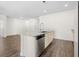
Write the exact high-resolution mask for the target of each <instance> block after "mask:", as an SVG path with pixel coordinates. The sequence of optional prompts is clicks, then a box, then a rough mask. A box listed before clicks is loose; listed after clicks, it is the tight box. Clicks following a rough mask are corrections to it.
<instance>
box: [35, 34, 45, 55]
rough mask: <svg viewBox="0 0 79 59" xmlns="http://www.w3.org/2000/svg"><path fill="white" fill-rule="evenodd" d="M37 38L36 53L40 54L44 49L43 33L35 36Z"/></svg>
mask: <svg viewBox="0 0 79 59" xmlns="http://www.w3.org/2000/svg"><path fill="white" fill-rule="evenodd" d="M36 40H37V54H38V56H40V54H41V53H42V52H43V51H44V48H45V34H41V35H38V36H36Z"/></svg>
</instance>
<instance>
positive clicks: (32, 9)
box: [0, 1, 77, 18]
mask: <svg viewBox="0 0 79 59" xmlns="http://www.w3.org/2000/svg"><path fill="white" fill-rule="evenodd" d="M65 4H67V5H68V6H67V7H65ZM76 4H77V2H74V1H73V2H72V1H46V3H43V2H42V1H0V14H3V15H6V16H9V17H27V18H32V17H38V16H42V15H46V14H50V13H55V12H61V11H65V10H69V9H74V8H75V6H76Z"/></svg>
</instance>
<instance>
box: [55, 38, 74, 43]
mask: <svg viewBox="0 0 79 59" xmlns="http://www.w3.org/2000/svg"><path fill="white" fill-rule="evenodd" d="M54 39H58V40H65V41H72V42H74V40H68V39H67V40H66V39H60V38H54Z"/></svg>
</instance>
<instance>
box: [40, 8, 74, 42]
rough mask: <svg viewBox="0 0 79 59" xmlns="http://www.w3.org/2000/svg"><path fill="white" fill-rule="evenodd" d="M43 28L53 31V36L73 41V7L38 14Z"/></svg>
mask: <svg viewBox="0 0 79 59" xmlns="http://www.w3.org/2000/svg"><path fill="white" fill-rule="evenodd" d="M39 18H40V23H44V30H48V31H55V38H58V39H64V40H70V41H73V34H72V29H73V24H74V9H73V10H67V11H62V12H58V13H53V14H49V15H45V16H40V17H39Z"/></svg>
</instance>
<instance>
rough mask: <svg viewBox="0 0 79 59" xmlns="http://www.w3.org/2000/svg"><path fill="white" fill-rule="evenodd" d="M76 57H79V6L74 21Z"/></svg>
mask: <svg viewBox="0 0 79 59" xmlns="http://www.w3.org/2000/svg"><path fill="white" fill-rule="evenodd" d="M74 56H75V57H78V6H76V9H75V20H74Z"/></svg>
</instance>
